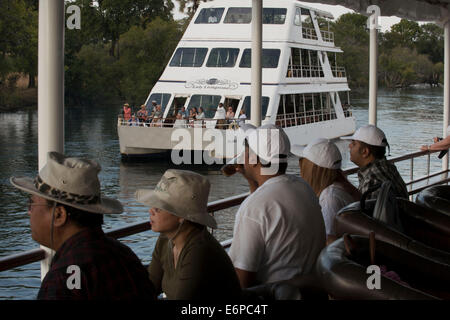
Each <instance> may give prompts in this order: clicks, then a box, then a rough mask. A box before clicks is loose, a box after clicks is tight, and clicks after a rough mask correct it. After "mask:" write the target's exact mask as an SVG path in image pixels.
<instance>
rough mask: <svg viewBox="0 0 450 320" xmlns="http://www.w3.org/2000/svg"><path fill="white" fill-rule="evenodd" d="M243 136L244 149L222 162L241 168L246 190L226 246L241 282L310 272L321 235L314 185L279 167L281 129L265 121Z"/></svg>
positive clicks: (284, 143) (284, 142) (283, 144)
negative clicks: (246, 193) (246, 192)
mask: <svg viewBox="0 0 450 320" xmlns="http://www.w3.org/2000/svg"><path fill="white" fill-rule="evenodd" d="M244 129H245V128H244ZM245 136H246V138H245V139H244V142H245V151H243V152H242V153H241V154H240V155H239V156H238V157H236V158H234V159H233V160H231V161H230V162H229V163H228V164H227V165H226V167H234V170H235V171H237V172H240V173H242V175H243V176H244V177H245V178H246V179H247V181H248V183H249V186H250V192H251V194H250V196H248V197H247V199H245V201H244V202H243V203H242V204H241V206H240V208H239V210H238V212H237V214H236V220H235V224H234V231H233V242H232V245H231V248H230V251H229V255H230V257H231V261H232V262H233V265H234V267H235V269H236V273H237V275H238V277H239V281H240V284H241V287H242V288H247V287H250V286H255V285H259V284H264V283H269V282H275V281H281V280H288V279H291V278H293V277H295V276H298V275H303V274H308V273H310V272H311V271H312V270H313V268H314V265H315V262H316V259H317V257H318V255H319V253H320V251H321V250H322V249H323V248H324V246H325V241H326V239H325V225H324V221H323V217H322V212H321V209H320V205H319V200H318V198H317V196H316V195H315V194H314V191H313V190H312V189H311V187H310V186H309V185H308V184H307V183H306V182H305V181H304V180H303V179H302V178H301V177H298V176H294V175H290V174H286V173H285V172H286V169H287V156H288V154H289V151H290V142H289V138H288V137H287V135H286V133H285V132H284V131H283V129H281V128H278V127H276V126H274V125H272V124H269V125H264V126H261V127H259V128H257V129H252V128H249V129H247V130H246V131H245ZM224 171H225V172H226V171H227V170H226V169H225V170H224Z"/></svg>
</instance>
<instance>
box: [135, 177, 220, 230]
mask: <svg viewBox="0 0 450 320" xmlns="http://www.w3.org/2000/svg"><path fill="white" fill-rule="evenodd" d="M210 186H211V185H210V183H209V181H208V179H206V178H205V177H204V176H202V175H200V174H198V173H195V172H192V171H187V170H175V169H169V170H167V171H166V172H165V173H164V175H163V176H162V178H161V180H160V181H159V182H158V184H157V185H156V187H155V189H154V190H148V189H139V190H137V191H136V194H135V197H136V200H137V201H138V202H140V203H142V204H144V205H146V206H148V207H153V208H159V209H163V210H166V211H168V212H170V213H171V214H173V215H175V216H177V217H180V218H184V219H186V220H188V221H192V222H195V223H199V224H201V225H204V226H208V227H210V228H214V229H215V228H217V223H216V220H215V219H214V217H213V216H212V215H210V214H209V213H208V196H209V189H210Z"/></svg>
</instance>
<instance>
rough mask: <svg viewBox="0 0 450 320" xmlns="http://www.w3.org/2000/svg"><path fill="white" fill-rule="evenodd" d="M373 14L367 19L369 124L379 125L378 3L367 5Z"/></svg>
mask: <svg viewBox="0 0 450 320" xmlns="http://www.w3.org/2000/svg"><path fill="white" fill-rule="evenodd" d="M367 13H372V15H371V16H370V17H369V18H368V20H367V27H368V28H369V30H370V62H369V124H373V125H375V126H376V125H377V95H378V83H377V62H378V43H377V40H378V39H377V38H378V17H379V15H380V8H379V7H378V6H376V5H371V6H369V7H367Z"/></svg>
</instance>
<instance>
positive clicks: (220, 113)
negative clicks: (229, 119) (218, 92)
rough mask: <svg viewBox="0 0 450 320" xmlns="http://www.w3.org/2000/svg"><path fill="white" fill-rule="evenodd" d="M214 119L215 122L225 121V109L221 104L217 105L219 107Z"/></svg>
mask: <svg viewBox="0 0 450 320" xmlns="http://www.w3.org/2000/svg"><path fill="white" fill-rule="evenodd" d="M214 119H216V120H223V119H225V108H224V107H223V103H222V102H221V103H219V106H218V107H217V110H216V113H215V115H214Z"/></svg>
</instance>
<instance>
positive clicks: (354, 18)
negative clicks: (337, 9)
mask: <svg viewBox="0 0 450 320" xmlns="http://www.w3.org/2000/svg"><path fill="white" fill-rule="evenodd" d="M366 22H367V17H365V16H363V15H360V14H357V13H346V14H343V15H342V16H340V17H339V19H337V21H336V22H334V23H331V24H330V29H331V31H333V32H334V39H335V43H336V45H337V46H339V47H340V48H341V49H342V50H343V51H344V55H343V56H342V59H343V61H338V65H344V67H345V69H346V71H347V78H348V80H349V84H350V86H351V87H353V88H356V87H364V86H367V83H368V79H369V54H368V52H369V33H368V31H367V30H366Z"/></svg>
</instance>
